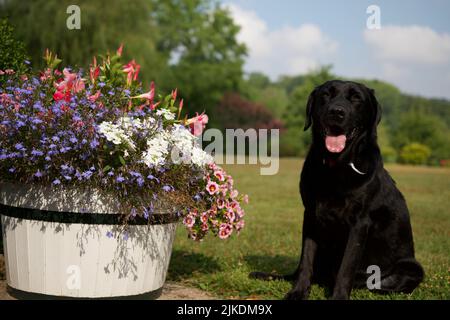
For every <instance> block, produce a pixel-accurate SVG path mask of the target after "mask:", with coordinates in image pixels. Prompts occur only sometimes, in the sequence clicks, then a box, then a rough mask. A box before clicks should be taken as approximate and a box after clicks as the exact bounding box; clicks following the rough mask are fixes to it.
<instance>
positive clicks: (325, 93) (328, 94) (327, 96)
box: [322, 92, 331, 100]
mask: <svg viewBox="0 0 450 320" xmlns="http://www.w3.org/2000/svg"><path fill="white" fill-rule="evenodd" d="M330 96H331V95H330V93H329V92H324V93H323V94H322V97H323V99H324V100H329V99H330Z"/></svg>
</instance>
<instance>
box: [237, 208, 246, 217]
mask: <svg viewBox="0 0 450 320" xmlns="http://www.w3.org/2000/svg"><path fill="white" fill-rule="evenodd" d="M236 214H237V216H238V217H239V219H241V218H242V217H243V216H244V215H245V211H244V210H242V209H241V208H238V209H236Z"/></svg>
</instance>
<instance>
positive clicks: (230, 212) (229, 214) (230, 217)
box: [225, 210, 236, 223]
mask: <svg viewBox="0 0 450 320" xmlns="http://www.w3.org/2000/svg"><path fill="white" fill-rule="evenodd" d="M225 215H226V216H227V218H228V221H229V222H230V223H233V222H234V220H235V219H236V215H235V214H234V211H233V210H228V211H227V212H226V214H225Z"/></svg>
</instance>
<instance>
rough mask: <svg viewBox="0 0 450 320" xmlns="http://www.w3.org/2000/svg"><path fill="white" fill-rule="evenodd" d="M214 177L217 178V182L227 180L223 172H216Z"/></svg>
mask: <svg viewBox="0 0 450 320" xmlns="http://www.w3.org/2000/svg"><path fill="white" fill-rule="evenodd" d="M214 176H215V177H216V178H217V180H219V181H224V180H225V176H224V175H223V172H222V170H216V171H214Z"/></svg>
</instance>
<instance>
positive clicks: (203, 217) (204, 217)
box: [200, 212, 209, 223]
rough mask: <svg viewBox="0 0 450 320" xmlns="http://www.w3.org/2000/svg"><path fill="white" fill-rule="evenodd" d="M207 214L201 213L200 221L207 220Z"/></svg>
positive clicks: (204, 221)
mask: <svg viewBox="0 0 450 320" xmlns="http://www.w3.org/2000/svg"><path fill="white" fill-rule="evenodd" d="M208 219H209V216H208V213H207V212H203V213H202V215H201V216H200V221H201V222H203V223H206V222H208Z"/></svg>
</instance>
